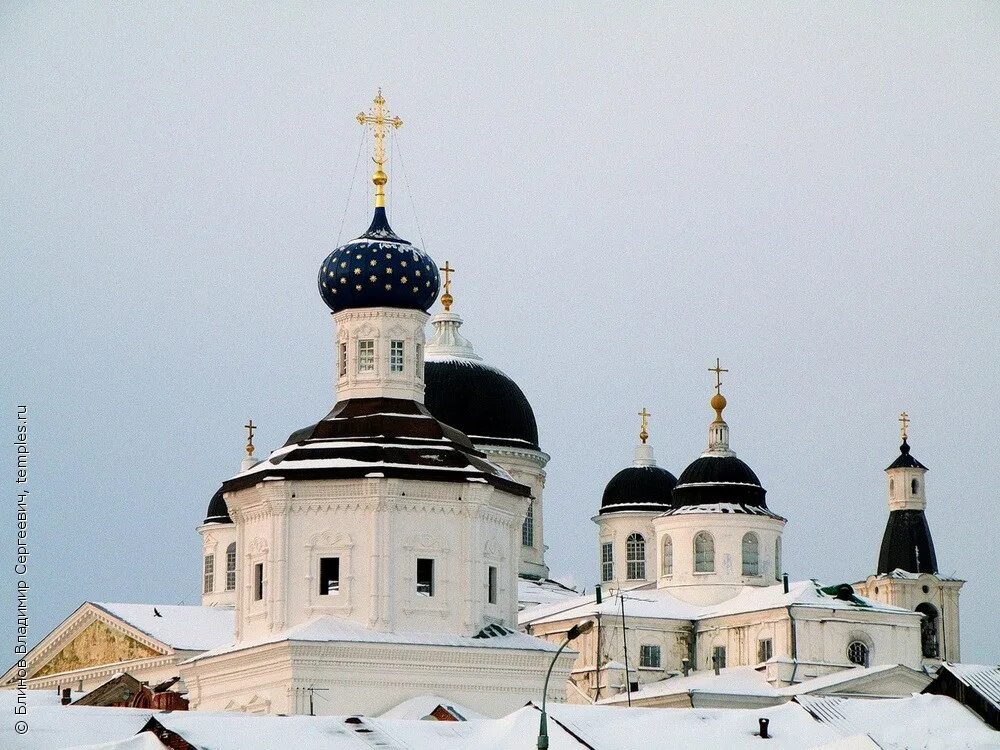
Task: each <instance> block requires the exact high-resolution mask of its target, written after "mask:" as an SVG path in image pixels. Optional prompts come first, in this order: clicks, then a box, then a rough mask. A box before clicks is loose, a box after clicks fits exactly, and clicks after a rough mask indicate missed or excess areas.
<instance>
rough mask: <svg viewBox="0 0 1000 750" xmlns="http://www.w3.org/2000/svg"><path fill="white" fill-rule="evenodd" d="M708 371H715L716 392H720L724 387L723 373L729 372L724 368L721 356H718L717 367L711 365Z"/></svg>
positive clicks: (716, 359)
mask: <svg viewBox="0 0 1000 750" xmlns="http://www.w3.org/2000/svg"><path fill="white" fill-rule="evenodd" d="M708 371H709V372H714V373H715V392H716V393H719V392H720V389H721V388H722V373H724V372H729V370H726V369H724V368H723V367H722V364H721V363H720V362H719V358H718V357H716V358H715V367H709V368H708Z"/></svg>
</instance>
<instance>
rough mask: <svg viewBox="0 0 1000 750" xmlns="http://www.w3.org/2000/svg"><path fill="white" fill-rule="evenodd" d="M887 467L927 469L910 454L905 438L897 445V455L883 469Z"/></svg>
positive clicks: (887, 469)
mask: <svg viewBox="0 0 1000 750" xmlns="http://www.w3.org/2000/svg"><path fill="white" fill-rule="evenodd" d="M889 469H923V470H924V471H927V467H926V466H924V465H923V464H922V463H920V462H919V461H918V460H917V459H915V458H914V457H913V456H911V455H910V444H909V443H908V442H906V441H905V440H904V441H903V444H902V445H901V446H899V457H898V458H897V459H896V460H895V461H893V462H892V463H891V464H889V465H888V466H887V467H886V469H885V470H886V471H889Z"/></svg>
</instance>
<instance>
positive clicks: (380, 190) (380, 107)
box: [357, 88, 403, 208]
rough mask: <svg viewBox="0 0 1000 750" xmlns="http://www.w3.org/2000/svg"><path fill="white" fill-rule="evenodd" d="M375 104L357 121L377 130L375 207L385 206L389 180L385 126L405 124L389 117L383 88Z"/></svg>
mask: <svg viewBox="0 0 1000 750" xmlns="http://www.w3.org/2000/svg"><path fill="white" fill-rule="evenodd" d="M373 104H374V106H373V107H372V108H371V110H370V111H369V112H368V114H365V113H364V112H359V113H358V116H357V121H358V122H359V123H360V124H361V125H371V126H372V129H373V130H374V131H375V155H374V156H373V157H372V161H374V162H375V173H374V174H373V175H372V182H373V183H375V208H385V184H386V183H387V182H388V181H389V175H387V174H386V173H385V169H384V167H385V128H386V126H387V125H388V126H389V127H391V128H395V129H399V128H401V127H402V126H403V121H402V120H400V119H399V118H398V117H389V113H388V112H387V111H386V110H385V99H384V98H383V97H382V89H381V88H379V90H378V94H376V95H375V100H374V102H373Z"/></svg>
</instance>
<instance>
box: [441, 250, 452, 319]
mask: <svg viewBox="0 0 1000 750" xmlns="http://www.w3.org/2000/svg"><path fill="white" fill-rule="evenodd" d="M438 270H439V271H440V272H441V273H443V274H444V294H442V295H441V304H442V305H444V311H445V312H451V303H452V302H454V301H455V298H454V297H452V296H451V275H452V274H453V273H455V271H456V269H454V268H452V267H451V264H450V263H448V261H445V262H444V265H443V266H442V267H441V268H439V269H438Z"/></svg>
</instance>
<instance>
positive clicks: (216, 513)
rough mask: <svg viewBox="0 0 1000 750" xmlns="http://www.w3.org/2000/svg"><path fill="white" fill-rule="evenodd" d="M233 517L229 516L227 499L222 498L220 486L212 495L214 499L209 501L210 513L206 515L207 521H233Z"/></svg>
mask: <svg viewBox="0 0 1000 750" xmlns="http://www.w3.org/2000/svg"><path fill="white" fill-rule="evenodd" d="M232 522H233V519H231V518H230V517H229V508H227V507H226V501H225V500H223V498H222V488H221V487H219V489H217V490H216V491H215V494H214V495H212V499H211V500H209V501H208V513H207V514H206V516H205V523H232Z"/></svg>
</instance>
